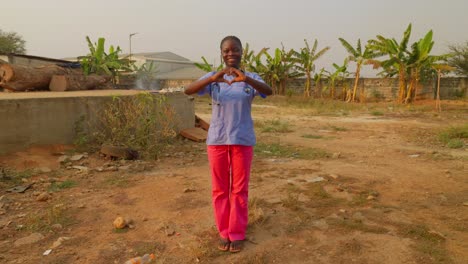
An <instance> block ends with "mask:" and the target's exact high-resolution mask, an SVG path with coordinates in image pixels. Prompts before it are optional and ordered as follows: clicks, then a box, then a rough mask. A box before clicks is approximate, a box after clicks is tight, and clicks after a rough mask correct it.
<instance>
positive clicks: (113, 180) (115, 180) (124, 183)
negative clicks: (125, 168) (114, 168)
mask: <svg viewBox="0 0 468 264" xmlns="http://www.w3.org/2000/svg"><path fill="white" fill-rule="evenodd" d="M103 184H104V185H106V186H107V185H111V186H117V187H122V188H123V187H128V186H129V180H128V178H127V175H122V174H117V173H113V174H111V175H110V176H108V177H106V179H105V180H104V181H103Z"/></svg>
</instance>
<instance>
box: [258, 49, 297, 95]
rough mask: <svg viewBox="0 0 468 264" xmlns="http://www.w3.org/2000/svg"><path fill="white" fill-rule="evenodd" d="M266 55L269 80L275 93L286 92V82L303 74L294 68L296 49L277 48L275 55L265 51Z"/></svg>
mask: <svg viewBox="0 0 468 264" xmlns="http://www.w3.org/2000/svg"><path fill="white" fill-rule="evenodd" d="M264 54H265V56H266V64H265V66H266V68H267V71H268V72H269V74H268V75H269V76H268V78H267V79H266V80H265V81H267V82H268V83H269V84H270V85H271V86H272V88H273V93H274V94H285V91H286V83H287V81H288V80H289V79H292V78H296V77H299V76H301V74H300V73H299V72H297V71H295V69H294V66H295V65H294V64H295V59H294V57H293V54H294V51H293V50H289V51H288V52H286V51H285V49H284V47H283V48H282V49H279V48H276V49H275V53H274V56H272V55H270V54H269V53H268V52H265V53H264Z"/></svg>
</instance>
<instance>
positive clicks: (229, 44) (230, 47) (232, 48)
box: [221, 39, 242, 68]
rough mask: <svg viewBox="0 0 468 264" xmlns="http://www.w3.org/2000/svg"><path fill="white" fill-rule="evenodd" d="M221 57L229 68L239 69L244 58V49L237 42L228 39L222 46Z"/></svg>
mask: <svg viewBox="0 0 468 264" xmlns="http://www.w3.org/2000/svg"><path fill="white" fill-rule="evenodd" d="M221 55H222V56H223V61H224V63H225V64H226V66H227V67H234V68H239V66H240V62H241V58H242V47H241V46H240V45H239V43H238V42H237V41H235V40H232V39H228V40H226V41H224V42H223V44H222V45H221Z"/></svg>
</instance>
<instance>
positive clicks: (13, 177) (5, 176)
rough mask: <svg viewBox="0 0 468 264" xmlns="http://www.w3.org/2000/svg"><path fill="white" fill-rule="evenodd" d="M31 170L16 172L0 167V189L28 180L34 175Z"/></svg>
mask: <svg viewBox="0 0 468 264" xmlns="http://www.w3.org/2000/svg"><path fill="white" fill-rule="evenodd" d="M34 173H35V171H34V170H33V169H28V170H24V171H16V170H13V169H10V168H4V167H0V187H2V188H6V187H11V186H15V185H19V184H22V183H23V179H29V178H31V177H32V176H33V175H34Z"/></svg>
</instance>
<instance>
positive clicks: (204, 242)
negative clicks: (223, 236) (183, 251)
mask: <svg viewBox="0 0 468 264" xmlns="http://www.w3.org/2000/svg"><path fill="white" fill-rule="evenodd" d="M196 238H197V240H198V243H196V244H195V245H192V246H190V247H189V248H188V250H189V252H190V254H191V255H192V256H193V257H194V258H195V259H198V260H199V261H200V262H202V263H203V262H206V261H208V260H209V259H210V258H215V257H218V256H221V255H223V254H229V253H226V252H222V251H220V250H218V249H217V248H216V245H217V242H218V239H219V236H218V234H217V231H216V230H215V229H214V228H212V229H210V230H207V231H204V232H202V233H199V234H197V235H196Z"/></svg>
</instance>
